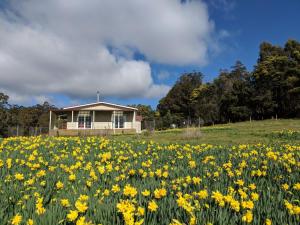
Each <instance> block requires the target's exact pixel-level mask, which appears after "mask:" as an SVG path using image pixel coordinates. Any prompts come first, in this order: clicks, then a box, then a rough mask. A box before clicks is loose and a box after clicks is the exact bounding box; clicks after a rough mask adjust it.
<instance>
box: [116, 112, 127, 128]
mask: <svg viewBox="0 0 300 225" xmlns="http://www.w3.org/2000/svg"><path fill="white" fill-rule="evenodd" d="M125 120H126V118H125V116H124V115H123V112H119V111H118V112H114V121H113V123H114V127H115V128H124V122H125Z"/></svg>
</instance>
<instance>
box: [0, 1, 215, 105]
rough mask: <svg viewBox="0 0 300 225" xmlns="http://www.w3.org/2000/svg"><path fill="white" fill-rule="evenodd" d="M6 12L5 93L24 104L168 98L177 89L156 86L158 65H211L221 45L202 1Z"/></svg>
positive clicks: (73, 4)
mask: <svg viewBox="0 0 300 225" xmlns="http://www.w3.org/2000/svg"><path fill="white" fill-rule="evenodd" d="M6 10H7V11H6V13H2V14H1V13H0V69H1V73H0V91H1V90H7V91H9V93H11V94H12V95H13V96H22V98H25V97H26V96H31V98H33V97H32V96H35V97H34V98H37V99H38V97H37V96H45V97H43V98H46V96H49V95H51V94H63V95H66V96H69V97H71V98H88V97H91V96H94V95H95V92H96V91H97V90H100V91H101V94H102V95H104V96H116V97H124V98H128V97H147V98H153V97H161V96H163V95H164V94H165V93H166V92H167V91H168V90H169V87H168V86H167V85H162V84H156V83H154V81H153V79H152V76H151V67H150V62H158V63H162V64H172V65H185V64H199V65H201V64H205V63H206V62H207V51H208V48H210V45H213V43H212V41H211V40H212V38H211V35H212V33H213V29H214V28H213V22H211V21H210V20H209V17H208V13H207V8H206V5H205V4H203V3H202V2H201V1H188V2H186V3H184V4H182V3H180V1H174V0H152V1H148V0H128V1H124V0H114V1H112V0H103V1H99V0H89V1H82V0H64V1H61V0H43V1H40V0H27V1H18V0H12V1H11V2H10V7H9V9H6ZM15 15H18V16H15ZM135 52H139V53H142V54H143V55H144V56H145V58H146V59H145V60H137V59H134V58H133V55H134V53H135ZM19 99H21V97H19ZM24 101H25V100H24Z"/></svg>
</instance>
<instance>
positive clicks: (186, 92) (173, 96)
mask: <svg viewBox="0 0 300 225" xmlns="http://www.w3.org/2000/svg"><path fill="white" fill-rule="evenodd" d="M202 77H203V75H202V74H201V73H200V72H192V73H185V74H183V75H181V76H180V78H179V79H178V80H177V82H176V83H175V85H174V86H173V87H172V88H171V90H170V91H169V92H168V94H167V95H166V97H164V98H162V99H161V100H160V101H159V104H158V106H157V110H158V111H159V113H160V115H161V117H162V118H165V120H166V121H165V122H164V123H163V124H164V126H170V124H171V123H176V124H177V125H178V126H182V125H183V121H184V120H187V121H191V120H192V119H193V118H194V117H195V109H194V108H193V104H192V98H191V94H192V92H193V90H194V89H195V88H197V87H199V86H200V85H201V83H202ZM167 114H171V117H172V121H167V120H169V116H167V117H166V115H167Z"/></svg>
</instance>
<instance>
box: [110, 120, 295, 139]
mask: <svg viewBox="0 0 300 225" xmlns="http://www.w3.org/2000/svg"><path fill="white" fill-rule="evenodd" d="M190 130H192V131H187V129H174V130H172V129H170V130H166V131H156V132H154V133H152V134H150V133H148V132H147V133H146V134H142V135H118V136H113V137H111V138H113V139H116V140H125V141H130V140H136V139H138V140H147V141H149V140H153V141H155V142H159V143H166V144H170V143H186V142H188V143H190V144H203V143H205V144H214V145H237V144H257V143H266V144H267V143H272V142H276V143H281V144H282V143H290V142H293V143H298V144H299V143H300V134H299V132H300V119H280V120H264V121H252V122H251V123H250V122H249V121H248V122H240V123H229V124H221V125H215V126H204V127H201V128H200V129H199V128H194V129H193V128H191V129H190ZM193 130H194V131H193ZM199 130H200V131H199ZM289 130H291V131H295V132H297V133H298V135H294V136H293V135H290V136H288V135H281V136H280V135H276V133H277V132H280V131H284V132H287V131H289ZM273 133H274V134H273Z"/></svg>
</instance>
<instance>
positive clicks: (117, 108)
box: [49, 102, 142, 136]
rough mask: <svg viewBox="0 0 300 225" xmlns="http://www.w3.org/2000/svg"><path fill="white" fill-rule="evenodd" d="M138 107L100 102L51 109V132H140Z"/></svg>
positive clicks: (73, 134) (93, 133)
mask: <svg viewBox="0 0 300 225" xmlns="http://www.w3.org/2000/svg"><path fill="white" fill-rule="evenodd" d="M137 111H138V109H137V108H133V107H129V106H123V105H117V104H112V103H108V102H96V103H91V104H85V105H76V106H71V107H66V108H62V109H59V110H52V111H50V121H49V135H52V136H56V135H61V136H77V135H105V134H119V133H140V132H141V120H142V118H141V117H140V116H137Z"/></svg>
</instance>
